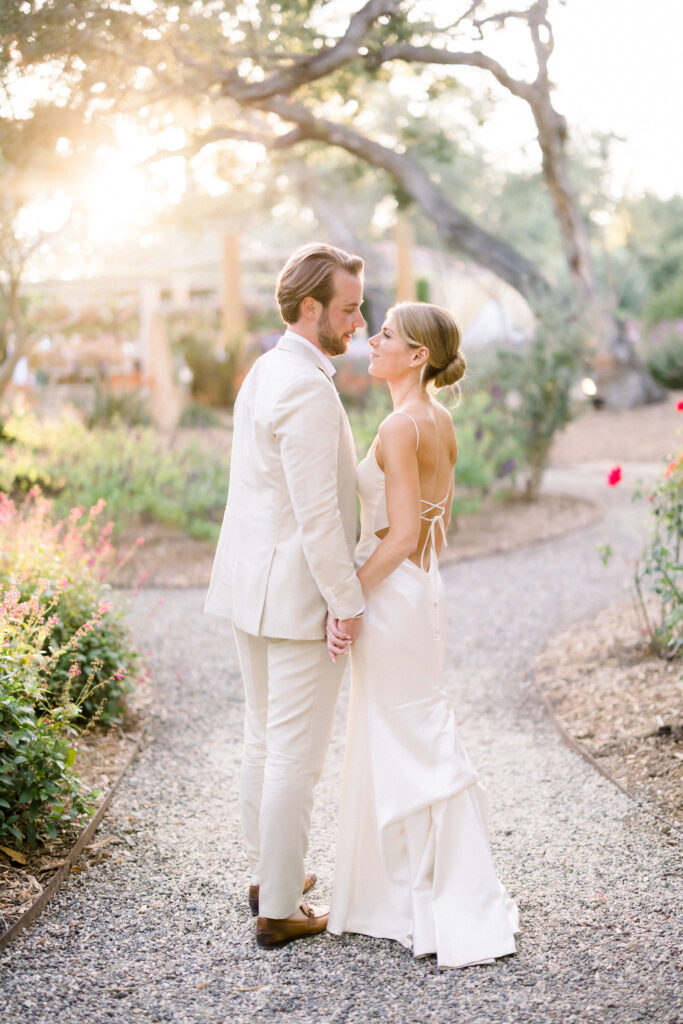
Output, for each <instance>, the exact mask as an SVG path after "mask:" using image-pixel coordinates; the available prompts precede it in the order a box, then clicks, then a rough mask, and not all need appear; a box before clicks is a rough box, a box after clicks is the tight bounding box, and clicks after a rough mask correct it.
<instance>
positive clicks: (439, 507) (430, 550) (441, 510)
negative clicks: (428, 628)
mask: <svg viewBox="0 0 683 1024" xmlns="http://www.w3.org/2000/svg"><path fill="white" fill-rule="evenodd" d="M447 503H448V495H447V496H446V497H445V498H442V500H441V501H427V500H426V499H425V498H421V499H420V504H421V505H422V510H421V512H420V519H424V520H425V522H428V523H429V529H428V530H427V536H426V537H425V542H424V544H423V546H422V554H421V555H420V568H421V569H422V571H423V572H426V573H427V575H428V576H429V578H430V579H431V581H432V594H433V598H432V614H433V618H434V639H435V640H438V639H439V592H438V578H437V572H438V570H439V563H438V561H437V557H436V536H437V530H441V538H442V540H443V545H444V547H448V540H447V538H446V527H445V525H444V516H445V515H446V505H447ZM432 512H438V515H431V513H432ZM426 555H429V568H428V569H425V556H426Z"/></svg>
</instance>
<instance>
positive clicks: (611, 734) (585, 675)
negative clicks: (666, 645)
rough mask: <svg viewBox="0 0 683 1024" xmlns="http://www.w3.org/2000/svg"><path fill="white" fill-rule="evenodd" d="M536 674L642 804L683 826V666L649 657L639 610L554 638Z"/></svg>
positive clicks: (621, 610)
mask: <svg viewBox="0 0 683 1024" xmlns="http://www.w3.org/2000/svg"><path fill="white" fill-rule="evenodd" d="M651 611H652V614H653V615H654V614H655V609H654V606H652V608H651ZM535 674H536V682H537V684H538V686H539V687H540V689H541V690H542V692H543V693H544V694H545V695H546V697H547V698H548V700H549V701H550V704H551V705H552V707H553V709H554V711H555V713H556V715H557V716H558V717H559V719H560V721H561V722H562V724H563V725H564V726H565V728H566V729H567V731H568V732H569V733H570V734H571V735H572V736H573V737H574V738H575V739H576V740H578V741H579V743H580V745H581V746H582V747H583V748H584V749H585V750H587V751H588V753H589V754H591V755H592V756H593V757H594V758H595V759H596V761H597V762H598V763H599V764H600V765H601V766H603V767H604V768H606V769H607V771H608V772H609V773H610V774H611V775H612V776H613V777H614V778H615V779H616V780H617V782H619V783H620V784H621V785H622V786H623V787H624V789H626V791H627V792H628V793H629V794H630V795H631V796H633V797H634V798H635V799H636V800H639V801H643V802H645V803H647V804H650V805H651V806H653V807H654V808H655V809H657V810H658V811H659V812H660V813H661V814H662V815H663V817H665V818H666V819H667V820H669V821H671V822H673V823H674V824H677V825H679V826H681V827H683V673H682V672H681V662H680V660H678V661H676V662H673V661H666V660H665V659H663V658H658V657H656V656H654V655H653V654H652V653H651V652H650V650H649V648H648V646H647V643H646V642H645V639H644V636H643V627H642V624H641V623H640V621H639V617H638V615H637V614H636V609H635V606H634V605H633V604H632V603H630V602H626V603H624V604H620V605H617V606H616V607H613V608H608V609H606V610H605V611H604V612H602V614H600V615H598V616H597V618H596V619H594V620H593V621H592V622H590V623H580V624H579V625H577V626H574V627H573V628H572V629H570V630H568V631H567V632H565V633H562V634H561V635H559V636H557V637H555V639H554V640H553V641H552V643H551V644H550V645H549V646H548V647H547V648H546V649H545V651H544V652H543V654H542V655H541V656H540V657H539V658H538V660H537V662H536V665H535Z"/></svg>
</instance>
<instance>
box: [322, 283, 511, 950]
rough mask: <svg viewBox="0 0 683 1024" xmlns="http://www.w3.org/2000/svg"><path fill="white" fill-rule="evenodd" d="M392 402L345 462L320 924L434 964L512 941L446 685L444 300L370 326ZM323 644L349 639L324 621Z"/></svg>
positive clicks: (410, 305) (481, 797)
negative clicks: (350, 604) (346, 566)
mask: <svg viewBox="0 0 683 1024" xmlns="http://www.w3.org/2000/svg"><path fill="white" fill-rule="evenodd" d="M370 347H371V349H372V353H371V356H370V373H371V374H372V375H373V376H374V377H377V378H380V379H382V380H385V381H386V382H387V384H388V386H389V390H390V392H391V398H392V402H393V406H394V411H393V412H392V413H391V415H389V416H388V417H387V418H386V419H385V420H384V422H383V423H382V424H381V425H380V428H379V431H378V434H377V437H376V438H375V440H374V441H373V444H372V446H371V448H370V451H369V452H368V455H367V457H366V458H365V459H364V460H363V461H362V462H361V463H360V465H359V467H358V492H359V495H360V502H361V536H360V541H359V543H358V547H357V549H356V564H357V565H359V566H360V568H359V569H358V578H359V580H360V582H361V585H362V587H363V592H364V594H365V601H366V606H365V613H364V616H363V628H362V630H361V635H360V637H359V639H358V640H357V641H356V642H355V644H354V645H353V647H352V648H351V700H350V709H349V722H348V734H347V744H346V757H345V764H344V782H343V792H342V807H341V815H340V823H339V840H338V847H337V859H336V867H335V876H334V886H333V897H332V906H331V910H330V917H329V923H328V931H330V932H333V933H334V934H337V935H340V934H341V933H342V932H360V933H362V934H365V935H373V936H377V937H382V938H388V939H395V940H396V941H398V942H400V943H401V944H402V945H404V946H406V947H407V948H409V949H412V951H413V953H414V955H415V956H423V955H426V954H432V953H435V954H436V956H437V959H438V963H439V966H441V967H464V966H468V965H470V964H478V963H489V962H491V961H492V960H493V959H494V958H495V957H499V956H505V955H507V954H510V953H514V952H515V940H514V933H515V932H516V931H517V930H518V915H517V907H516V905H515V903H514V902H513V901H512V900H511V899H510V897H509V896H508V894H507V893H506V891H505V889H504V888H503V886H502V885H501V883H500V882H499V881H498V878H497V877H496V873H495V869H494V865H493V862H492V858H491V853H490V850H489V843H488V834H487V813H488V808H487V801H486V794H485V791H484V790H483V788H482V786H481V784H480V782H479V780H478V778H477V775H476V772H475V771H474V769H473V768H472V765H471V763H470V761H469V758H468V756H467V754H466V752H465V750H464V749H463V747H462V745H461V743H460V740H459V738H458V735H457V733H456V730H455V723H454V714H453V709H452V708H451V706H450V704H449V701H448V698H447V696H446V694H445V693H444V691H443V688H442V687H443V685H444V682H443V677H444V650H445V647H444V637H445V633H446V601H445V595H444V588H443V583H442V581H441V577H440V575H439V572H438V557H439V553H440V551H441V548H442V546H443V544H444V543H445V541H446V528H447V526H448V520H449V513H450V505H451V500H452V493H453V467H454V465H455V462H456V459H457V446H456V439H455V432H454V429H453V422H452V419H451V416H450V414H449V413H448V411H447V410H446V409H444V408H443V407H442V406H441V405H439V404H438V403H437V402H435V401H434V399H433V398H432V397H431V396H430V393H429V389H428V386H431V387H432V388H440V387H444V386H447V385H449V384H453V383H455V382H456V381H457V380H459V379H460V378H461V377H462V376H463V374H464V372H465V359H464V357H463V356H462V354H461V353H460V351H459V348H460V332H459V329H458V325H457V323H456V321H455V320H454V318H453V317H452V316H451V314H450V313H449V312H448V311H447V310H445V309H441V308H440V307H438V306H433V305H429V304H426V303H414V302H405V303H400V304H399V305H397V306H395V307H394V308H393V309H391V310H389V312H388V313H387V317H386V321H385V323H384V325H383V327H382V330H381V331H380V333H379V334H377V335H375V336H374V337H373V338H371V339H370ZM327 636H328V649H329V652H330V656H331V657H332V658H333V659H335V660H336V658H337V657H338V656H339V655H340V654H342V653H344V652H345V651H346V650H347V647H348V643H349V640H348V637H347V636H346V635H345V634H344V633H343V632H342V631H341V630H340V628H339V624H338V623H337V622H336V621H335V620H333V619H330V620H328V627H327Z"/></svg>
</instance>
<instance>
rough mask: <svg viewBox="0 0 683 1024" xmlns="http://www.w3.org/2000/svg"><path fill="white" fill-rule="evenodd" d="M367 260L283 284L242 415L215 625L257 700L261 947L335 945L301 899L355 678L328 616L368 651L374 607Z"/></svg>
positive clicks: (301, 255)
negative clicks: (346, 392) (339, 705)
mask: <svg viewBox="0 0 683 1024" xmlns="http://www.w3.org/2000/svg"><path fill="white" fill-rule="evenodd" d="M362 270H363V261H362V260H361V259H360V258H359V257H358V256H351V255H349V254H348V253H346V252H344V251H343V250H342V249H336V248H333V247H332V246H328V245H309V246H305V247H304V248H302V249H299V250H298V251H297V252H295V253H294V254H293V256H291V257H290V259H289V260H288V261H287V263H286V264H285V266H284V268H283V270H282V272H281V273H280V276H279V279H278V282H277V290H276V295H277V300H278V304H279V306H280V312H281V314H282V318H283V320H284V322H285V324H287V330H286V331H285V333H284V335H283V336H282V337H281V338H280V340H279V342H278V343H277V345H276V347H275V348H274V349H272V350H271V351H270V352H267V353H266V354H265V355H262V356H260V358H259V359H257V360H256V362H255V363H254V365H253V367H252V368H251V370H250V371H249V373H248V374H247V376H246V378H245V380H244V383H243V385H242V387H241V389H240V393H239V396H238V398H237V401H236V403H235V416H234V436H233V443H232V459H231V468H230V488H229V494H228V504H227V508H226V510H225V516H224V519H223V525H222V528H221V534H220V538H219V541H218V549H217V551H216V558H215V561H214V566H213V572H212V575H211V584H210V587H209V592H208V595H207V599H206V605H205V609H204V610H205V611H207V612H211V613H213V614H215V615H222V616H225V617H227V618H230V619H232V621H233V626H234V631H235V639H236V642H237V651H238V654H239V660H240V667H241V670H242V677H243V679H244V689H245V696H246V717H245V725H244V758H243V763H242V779H241V794H240V795H241V809H242V826H243V830H244V836H245V841H246V847H247V854H248V857H249V864H250V869H251V873H252V885H251V886H250V888H249V903H250V906H251V908H252V912H253V913H258V914H259V917H258V920H257V923H256V941H257V943H258V944H259V945H260V946H264V947H271V946H279V945H282V944H283V943H285V942H290V941H291V940H292V939H297V938H302V937H304V936H306V935H313V934H316V933H317V932H321V931H324V929H325V927H326V925H327V911H326V908H314V907H310V906H309V905H308V904H307V903H305V902H303V901H302V894H303V892H304V891H307V890H308V889H309V888H310V887H311V886H312V885H313V883H314V882H315V875H309V876H306V875H305V871H304V857H305V854H306V849H307V846H308V831H309V825H310V815H311V806H312V803H313V789H314V786H315V784H316V782H317V781H318V778H319V776H320V773H321V771H322V766H323V760H324V757H325V752H326V750H327V745H328V742H329V737H330V732H331V729H332V720H333V717H334V710H335V706H336V702H337V696H338V693H339V687H340V684H341V677H342V674H343V670H344V665H343V659H338V660H337V661H336V662H332V661H331V660H330V658H329V655H328V653H327V647H326V643H325V622H326V619H327V616H328V615H329V616H330V617H331V618H334V619H338V620H340V626H341V628H342V629H343V630H345V631H346V633H347V634H348V635H349V636H350V637H351V638H352V640H353V639H355V638H356V637H357V635H358V631H359V628H360V621H361V620H360V615H361V614H362V610H363V592H362V590H361V587H360V584H359V582H358V579H357V577H356V573H355V570H354V566H353V549H354V544H355V523H356V498H355V489H356V485H355V473H356V456H355V450H354V444H353V438H352V436H351V430H350V427H349V423H348V420H347V417H346V413H345V412H344V409H343V407H342V404H341V402H340V400H339V396H338V394H337V391H336V388H335V386H334V384H333V383H332V377H333V375H334V373H335V368H334V366H333V364H332V362H331V360H330V358H329V357H330V356H337V355H341V354H342V353H344V352H346V349H347V346H348V343H349V340H350V338H351V335H352V334H353V332H354V331H355V330H356V328H358V327H363V326H364V323H365V321H364V320H363V317H362V316H361V313H360V305H361V301H362V291H363V283H362V278H361V274H362Z"/></svg>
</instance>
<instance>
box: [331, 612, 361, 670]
mask: <svg viewBox="0 0 683 1024" xmlns="http://www.w3.org/2000/svg"><path fill="white" fill-rule="evenodd" d="M361 618H362V613H361V615H356V616H355V617H354V618H353V619H333V618H332V616H331V615H328V616H327V624H326V626H325V637H326V639H327V651H328V653H329V655H330V658H331V659H332V661H336V660H337V657H338V655H340V654H348V651H349V647H350V646H351V644H353V643H355V641H356V640H357V639H358V634H359V633H360V624H361Z"/></svg>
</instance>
